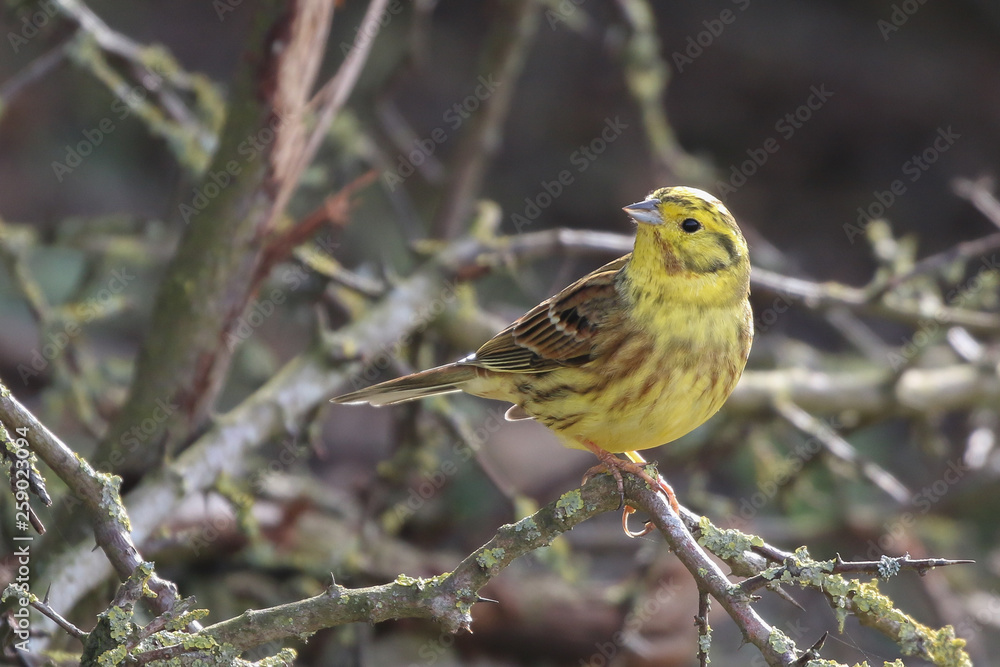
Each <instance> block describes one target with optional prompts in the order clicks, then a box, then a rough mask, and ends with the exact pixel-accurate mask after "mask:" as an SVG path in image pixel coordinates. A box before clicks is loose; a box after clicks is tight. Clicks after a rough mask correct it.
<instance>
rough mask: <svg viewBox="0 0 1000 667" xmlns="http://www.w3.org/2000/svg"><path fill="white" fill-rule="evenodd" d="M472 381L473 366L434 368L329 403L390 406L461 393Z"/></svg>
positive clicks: (343, 396)
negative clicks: (466, 384) (429, 397)
mask: <svg viewBox="0 0 1000 667" xmlns="http://www.w3.org/2000/svg"><path fill="white" fill-rule="evenodd" d="M475 377H476V369H475V367H473V366H469V365H467V364H462V363H453V364H447V365H445V366H438V367H437V368H431V369H429V370H426V371H421V372H419V373H413V374H411V375H404V376H403V377H401V378H396V379H395V380H389V381H388V382H382V383H380V384H376V385H373V386H371V387H367V388H365V389H359V390H358V391H352V392H351V393H349V394H344V395H342V396H337V397H336V398H331V399H330V400H331V401H333V402H334V403H355V404H357V403H362V404H363V403H367V404H369V405H376V406H378V405H394V404H396V403H402V402H404V401H412V400H415V399H417V398H423V397H425V396H436V395H438V394H449V393H451V392H454V391H461V390H462V385H463V384H465V383H466V382H468V381H469V380H472V379H474V378H475Z"/></svg>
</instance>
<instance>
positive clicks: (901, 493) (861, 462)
mask: <svg viewBox="0 0 1000 667" xmlns="http://www.w3.org/2000/svg"><path fill="white" fill-rule="evenodd" d="M774 408H775V410H777V411H778V414H780V415H781V416H782V417H784V418H785V419H787V420H788V421H789V422H790V423H791V424H792V425H793V426H795V428H797V429H799V430H800V431H802V432H803V433H806V434H807V435H811V436H813V437H814V438H816V440H818V441H819V443H820V444H821V445H822V446H823V448H824V449H825V450H826V452H827V453H828V454H829V455H830V456H833V457H834V458H836V459H838V460H840V461H844V462H845V463H848V464H850V465H851V467H853V468H854V469H855V470H856V471H858V472H860V473H861V474H862V475H864V476H865V477H867V478H868V480H869V481H871V482H872V483H873V484H874V485H875V486H877V487H878V488H880V489H882V490H883V491H885V492H886V494H887V495H888V496H889V497H890V498H892V499H893V500H895V501H896V502H897V503H899V504H900V505H903V504H905V503H907V502H909V500H910V497H911V494H910V491H909V489H907V488H906V487H905V486H904V485H903V483H902V482H900V481H899V480H898V479H896V478H895V477H894V476H893V475H892V473H890V472H889V471H888V470H886V469H885V468H883V467H882V466H880V465H878V464H877V463H875V462H874V461H870V460H868V459H866V458H864V457H863V456H861V455H860V454H858V451H857V450H856V449H855V448H854V446H853V445H852V444H851V443H849V442H847V441H846V440H844V439H843V438H842V437H840V436H839V435H837V432H836V431H834V430H833V429H832V428H830V427H829V426H827V425H826V424H824V423H823V422H822V421H820V420H819V419H816V418H815V417H813V416H812V415H811V414H809V413H808V412H806V411H805V410H803V409H802V408H800V407H799V406H797V405H795V403H793V402H792V401H790V400H788V399H787V398H780V397H779V398H778V399H777V400H775V402H774Z"/></svg>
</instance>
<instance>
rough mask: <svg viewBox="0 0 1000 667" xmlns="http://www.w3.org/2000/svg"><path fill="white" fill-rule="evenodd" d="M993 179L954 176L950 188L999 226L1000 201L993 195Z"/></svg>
mask: <svg viewBox="0 0 1000 667" xmlns="http://www.w3.org/2000/svg"><path fill="white" fill-rule="evenodd" d="M993 185H994V183H993V180H992V179H989V178H979V179H977V180H975V181H972V180H969V179H967V178H956V179H955V181H954V182H953V183H952V189H953V190H954V191H955V194H957V195H958V196H959V197H962V198H963V199H967V200H968V201H969V202H970V203H971V204H972V205H973V206H975V207H976V210H978V211H979V212H980V213H982V214H983V215H984V216H986V219H987V220H989V221H990V222H992V223H993V224H994V225H996V226H997V227H1000V201H997V199H996V197H994V196H993Z"/></svg>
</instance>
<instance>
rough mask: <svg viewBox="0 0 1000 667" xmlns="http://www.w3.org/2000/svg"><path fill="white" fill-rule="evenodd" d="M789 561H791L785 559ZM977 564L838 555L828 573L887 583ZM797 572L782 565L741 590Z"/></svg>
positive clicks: (742, 585)
mask: <svg viewBox="0 0 1000 667" xmlns="http://www.w3.org/2000/svg"><path fill="white" fill-rule="evenodd" d="M786 560H788V559H786ZM975 562H976V561H974V560H962V559H958V560H956V559H950V558H917V559H913V558H910V555H909V554H906V555H905V556H897V557H895V558H894V557H891V556H885V557H883V558H882V559H881V560H863V561H845V560H842V559H841V558H840V555H839V554H838V555H837V557H836V559H834V561H833V563H832V564H831V566H830V567H829V568H828V569H826V571H827V572H829V573H830V574H871V575H874V576H877V577H880V578H882V579H888V578H889V577H891V576H894V575H896V574H897V573H899V572H901V571H903V570H912V571H914V572H916V573H917V574H919V575H921V576H923V575H924V574H926V573H927V572H928V571H929V570H932V569H934V568H936V567H947V566H949V565H969V564H972V563H975ZM790 569H794V566H792V565H787V564H786V565H782V566H779V567H775V568H770V569H768V570H767V571H766V572H762V573H760V574H758V575H756V576H753V577H750V578H749V579H744V580H743V581H742V582H740V584H739V588H740V590H741V591H743V593H745V594H747V595H749V594H750V593H752V592H754V591H756V590H759V589H761V588H764V587H765V586H768V585H769V584H773V583H774V582H775V581H776V580H778V579H780V578H781V575H782V573H784V572H785V571H789V570H790Z"/></svg>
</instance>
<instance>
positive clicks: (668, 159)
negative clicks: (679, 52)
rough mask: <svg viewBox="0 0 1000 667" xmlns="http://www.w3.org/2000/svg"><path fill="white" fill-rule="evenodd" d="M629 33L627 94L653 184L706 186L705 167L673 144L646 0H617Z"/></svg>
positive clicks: (665, 74)
mask: <svg viewBox="0 0 1000 667" xmlns="http://www.w3.org/2000/svg"><path fill="white" fill-rule="evenodd" d="M617 4H618V7H619V9H620V10H621V13H622V16H623V17H624V18H625V22H626V23H627V24H628V27H629V30H630V31H631V34H630V35H629V38H628V42H627V43H626V45H625V49H624V53H623V54H622V67H623V68H624V70H625V81H626V83H627V84H628V90H629V93H630V94H631V95H632V98H633V99H634V100H635V103H636V106H638V107H639V112H640V113H641V115H642V125H643V128H644V129H645V131H646V138H647V139H648V140H649V146H650V148H651V150H652V152H653V168H654V170H655V171H654V174H655V178H654V179H653V180H655V181H656V182H657V183H678V182H680V183H708V182H709V181H711V178H712V174H711V170H710V167H709V166H708V164H707V163H706V162H705V161H703V160H699V159H698V158H696V157H693V156H691V155H689V154H688V153H687V152H686V151H685V150H684V148H683V147H682V146H681V145H680V142H678V141H677V136H676V134H675V133H674V130H673V128H672V127H671V125H670V120H669V119H668V117H667V110H666V106H665V101H666V90H667V84H668V83H669V80H670V67H669V66H668V65H667V63H666V62H665V61H664V59H663V56H662V55H661V54H660V37H659V35H658V34H657V31H656V15H655V14H654V13H653V8H652V6H651V3H650V2H649V1H648V0H618V1H617Z"/></svg>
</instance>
